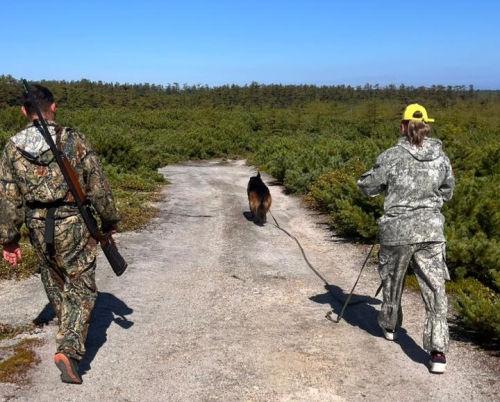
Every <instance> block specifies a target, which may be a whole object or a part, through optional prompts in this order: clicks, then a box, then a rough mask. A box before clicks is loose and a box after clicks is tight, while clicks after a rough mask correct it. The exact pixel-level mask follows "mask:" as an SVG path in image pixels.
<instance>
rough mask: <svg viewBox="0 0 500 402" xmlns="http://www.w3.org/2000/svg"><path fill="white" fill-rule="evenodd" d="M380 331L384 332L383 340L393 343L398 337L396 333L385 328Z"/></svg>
mask: <svg viewBox="0 0 500 402" xmlns="http://www.w3.org/2000/svg"><path fill="white" fill-rule="evenodd" d="M382 331H383V332H384V338H385V339H387V340H388V341H395V340H396V339H397V337H398V333H397V332H389V331H387V330H386V329H385V328H382Z"/></svg>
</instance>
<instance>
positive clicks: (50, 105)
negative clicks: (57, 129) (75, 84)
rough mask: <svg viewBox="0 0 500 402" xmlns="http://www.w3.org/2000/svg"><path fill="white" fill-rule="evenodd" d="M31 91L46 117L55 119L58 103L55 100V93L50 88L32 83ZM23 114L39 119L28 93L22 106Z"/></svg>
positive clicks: (31, 118) (29, 117) (32, 118)
mask: <svg viewBox="0 0 500 402" xmlns="http://www.w3.org/2000/svg"><path fill="white" fill-rule="evenodd" d="M30 91H31V94H32V95H33V97H34V98H35V100H36V103H37V104H38V107H39V108H40V111H41V112H42V115H43V117H44V118H46V119H49V120H53V119H54V117H55V112H56V104H55V101H54V95H52V92H50V90H49V89H48V88H46V87H44V86H42V85H39V84H32V85H30ZM21 109H22V111H23V114H24V115H25V116H26V117H27V118H28V119H30V120H35V119H38V116H37V114H36V109H35V106H34V105H33V103H32V102H31V100H30V98H29V97H28V94H27V93H25V94H24V99H23V106H22V108H21Z"/></svg>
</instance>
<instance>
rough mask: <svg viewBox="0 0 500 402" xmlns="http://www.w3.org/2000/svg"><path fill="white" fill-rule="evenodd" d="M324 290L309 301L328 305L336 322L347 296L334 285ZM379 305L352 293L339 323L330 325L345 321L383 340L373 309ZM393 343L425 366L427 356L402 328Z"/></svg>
mask: <svg viewBox="0 0 500 402" xmlns="http://www.w3.org/2000/svg"><path fill="white" fill-rule="evenodd" d="M325 290H326V292H325V293H323V294H319V295H316V296H312V297H310V300H312V301H314V302H316V303H320V304H329V305H330V306H331V308H332V310H331V315H330V318H331V319H332V320H334V321H337V320H338V318H339V315H340V314H341V312H342V309H343V307H344V304H345V302H346V300H347V298H348V296H349V294H348V293H344V291H343V290H342V289H341V288H339V287H338V286H335V285H325ZM379 304H381V301H380V300H379V299H377V298H375V297H371V296H366V295H358V294H355V293H354V294H353V295H352V296H351V299H350V301H349V305H348V306H347V307H346V308H345V310H344V313H343V315H342V317H341V319H340V321H339V322H338V323H335V322H333V321H332V325H342V321H345V322H346V323H347V324H349V325H351V326H353V327H358V328H359V329H361V330H363V331H366V332H368V333H369V334H370V335H372V336H375V337H378V338H382V339H381V340H383V334H382V330H381V329H380V327H379V325H378V323H377V317H378V309H377V308H375V307H374V306H375V305H379ZM422 326H423V323H422ZM422 328H423V327H422ZM395 343H397V344H398V345H399V346H400V347H401V350H402V351H403V352H404V353H405V354H406V355H407V356H408V357H409V358H410V359H411V360H413V361H414V362H416V363H419V364H423V365H427V363H428V360H429V355H428V354H427V352H426V351H425V350H423V349H422V348H421V347H420V346H419V345H418V344H417V343H416V342H415V340H414V339H413V338H411V337H410V336H409V335H408V333H407V331H406V330H405V329H404V327H403V328H400V329H399V331H398V338H397V339H396V341H395Z"/></svg>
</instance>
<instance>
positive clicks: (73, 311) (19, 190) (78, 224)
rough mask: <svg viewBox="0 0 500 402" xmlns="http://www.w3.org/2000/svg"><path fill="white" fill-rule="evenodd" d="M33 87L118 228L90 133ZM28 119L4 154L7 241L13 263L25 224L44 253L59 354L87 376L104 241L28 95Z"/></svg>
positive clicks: (112, 228) (87, 185)
mask: <svg viewBox="0 0 500 402" xmlns="http://www.w3.org/2000/svg"><path fill="white" fill-rule="evenodd" d="M31 92H32V94H33V96H34V97H35V99H36V100H37V103H38V106H39V108H40V110H41V112H42V115H43V117H44V118H45V120H46V123H47V127H48V129H49V131H50V133H51V135H52V138H53V139H54V142H55V143H56V145H57V147H58V149H59V150H61V151H62V152H63V153H64V155H65V156H66V158H67V159H68V161H69V162H70V164H71V166H72V167H73V169H74V171H75V174H76V176H77V178H78V181H79V182H80V185H81V187H82V189H83V191H84V192H85V195H86V197H87V199H88V200H89V201H90V203H91V205H92V206H93V207H94V209H95V210H96V211H97V213H98V215H99V217H100V219H101V223H102V227H101V229H102V231H103V232H105V233H106V232H111V233H114V232H116V230H117V223H118V222H119V220H120V217H119V215H118V212H117V209H116V206H115V201H114V198H113V194H112V191H111V189H110V186H109V184H108V181H107V180H106V178H105V175H104V172H103V168H102V166H101V164H100V162H99V159H98V157H97V155H96V154H95V153H94V151H93V150H92V147H91V146H90V144H89V142H88V141H87V140H86V138H85V137H84V135H83V134H81V133H79V132H78V131H75V130H73V129H71V128H68V127H61V126H58V125H56V123H55V122H54V120H55V111H56V104H55V102H54V97H53V95H52V93H51V92H50V91H49V90H48V89H47V88H45V87H43V86H41V85H32V86H31ZM22 112H23V114H24V115H25V116H26V117H27V118H28V120H30V121H31V122H30V124H28V126H27V127H26V128H25V129H24V130H22V131H20V132H19V133H17V134H16V135H15V136H14V137H12V138H11V139H10V140H9V141H8V142H7V144H6V145H5V147H4V149H3V154H2V157H1V161H0V177H1V179H0V180H1V184H0V242H1V244H2V245H3V257H4V259H5V260H7V261H8V262H9V263H11V264H17V261H18V260H19V259H20V258H21V251H20V247H19V243H18V242H19V239H20V237H21V236H20V229H21V226H22V225H23V223H25V224H26V227H27V228H28V230H29V236H30V241H31V244H32V245H33V247H34V248H35V249H36V251H37V253H38V254H39V260H40V272H41V278H42V282H43V284H44V287H45V291H46V293H47V296H48V298H49V300H50V302H51V304H52V306H53V307H54V310H55V312H56V315H57V317H58V320H59V331H58V333H57V337H56V346H57V350H56V354H55V358H54V361H55V363H56V365H57V367H58V368H59V369H60V371H61V380H62V381H63V382H67V383H75V384H81V383H82V378H81V375H80V374H79V372H78V362H79V361H80V360H81V359H82V358H83V356H84V353H85V340H86V336H87V330H88V326H89V320H90V314H91V312H92V309H93V308H94V303H95V300H96V298H97V288H96V283H95V268H96V256H97V242H96V241H95V240H94V239H93V238H92V237H90V234H89V232H88V230H87V227H86V226H85V223H84V222H83V219H82V217H81V215H80V214H79V212H78V208H77V205H76V203H75V202H74V199H73V196H72V194H71V193H70V191H69V187H68V185H67V184H66V182H65V180H64V177H63V175H62V173H61V170H60V168H59V166H58V165H57V162H56V160H55V158H54V155H53V154H52V151H51V150H50V148H49V145H48V144H47V143H46V142H45V140H44V138H43V137H42V134H41V132H40V130H41V127H40V125H39V123H38V117H37V114H36V109H35V107H34V105H33V104H32V103H31V102H30V100H29V98H28V97H27V96H26V97H25V100H24V104H23V106H22Z"/></svg>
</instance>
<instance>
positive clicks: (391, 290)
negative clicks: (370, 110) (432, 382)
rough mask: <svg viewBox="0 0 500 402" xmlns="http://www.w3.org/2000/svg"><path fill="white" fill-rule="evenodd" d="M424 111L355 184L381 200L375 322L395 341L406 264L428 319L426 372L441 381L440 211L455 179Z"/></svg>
mask: <svg viewBox="0 0 500 402" xmlns="http://www.w3.org/2000/svg"><path fill="white" fill-rule="evenodd" d="M433 121H434V120H433V119H429V118H428V116H427V111H426V110H425V108H424V107H422V106H421V105H419V104H412V105H409V106H407V108H406V109H405V111H404V113H403V118H402V124H401V132H402V138H401V139H400V140H399V142H398V144H397V145H396V146H395V147H392V148H390V149H388V150H386V151H385V152H383V153H382V154H381V155H379V157H378V158H377V161H376V163H375V165H374V167H373V168H372V169H371V170H369V171H368V172H366V173H364V174H363V175H362V176H361V178H360V179H359V181H358V187H359V189H360V190H361V192H362V193H363V194H365V195H367V196H370V197H375V196H377V195H379V194H383V195H385V199H384V215H383V216H382V217H380V219H379V220H378V226H379V239H380V252H379V265H378V271H379V274H380V277H381V279H382V291H383V302H382V307H381V310H380V313H379V317H378V322H379V325H380V327H381V328H382V331H383V333H384V336H385V338H386V339H388V340H394V339H396V336H397V330H398V328H400V327H401V324H402V321H403V312H402V309H401V296H402V292H403V285H404V278H405V276H406V271H407V269H408V264H409V263H410V261H413V268H414V271H415V275H416V277H417V280H418V283H419V286H420V291H421V294H422V298H423V300H424V303H425V309H426V318H425V325H424V331H423V347H424V349H425V350H426V351H427V352H429V353H430V361H429V366H430V371H431V372H433V373H443V372H444V371H445V369H446V357H445V353H446V352H447V351H448V343H449V332H448V323H447V318H446V315H447V309H448V300H447V296H446V292H445V281H446V280H449V279H450V277H449V273H448V269H447V267H446V261H445V259H446V248H445V245H446V243H445V237H444V221H445V220H444V216H443V215H442V214H441V212H440V211H441V207H442V206H443V203H444V202H445V201H449V200H450V199H451V198H452V196H453V189H454V187H455V178H454V175H453V172H452V168H451V165H450V161H449V159H448V157H447V156H446V155H445V154H444V152H443V150H442V148H441V141H439V140H437V139H433V138H428V134H429V132H430V127H429V125H428V124H427V123H429V122H433Z"/></svg>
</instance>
